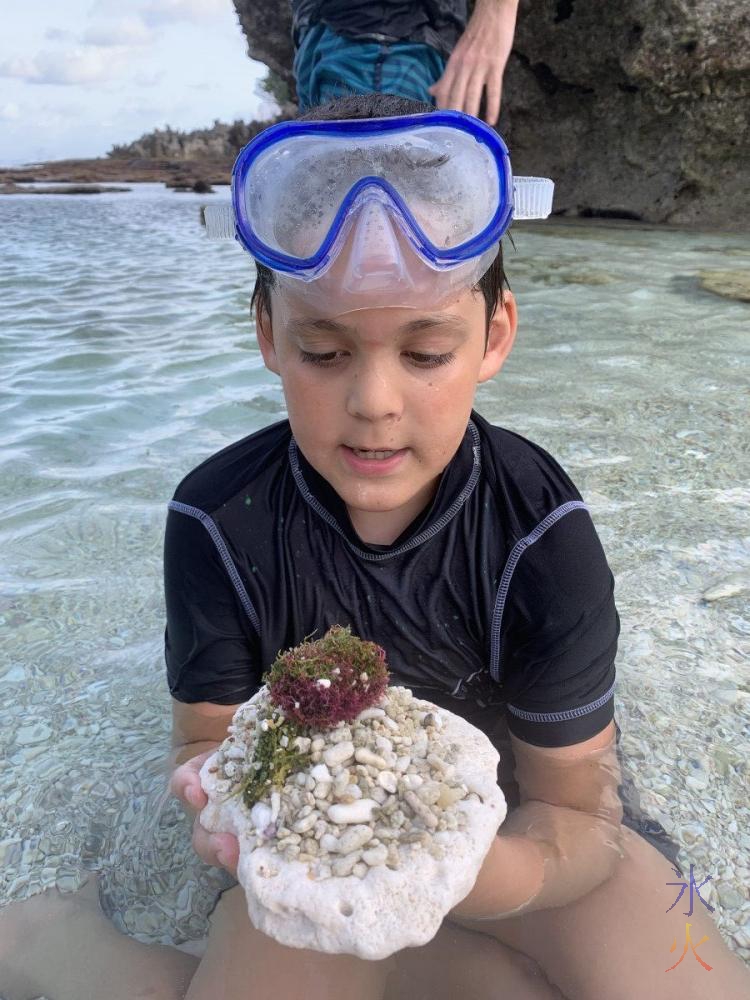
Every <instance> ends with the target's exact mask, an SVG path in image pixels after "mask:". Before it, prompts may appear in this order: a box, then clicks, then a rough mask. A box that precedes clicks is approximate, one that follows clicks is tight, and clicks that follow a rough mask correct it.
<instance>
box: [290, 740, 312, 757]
mask: <svg viewBox="0 0 750 1000" xmlns="http://www.w3.org/2000/svg"><path fill="white" fill-rule="evenodd" d="M311 743H312V740H311V739H310V738H309V737H308V736H298V737H297V738H296V739H295V741H294V745H295V746H296V748H297V749H298V750H299V752H300V753H307V752H308V750H309V749H310V744H311Z"/></svg>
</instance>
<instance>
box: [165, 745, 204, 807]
mask: <svg viewBox="0 0 750 1000" xmlns="http://www.w3.org/2000/svg"><path fill="white" fill-rule="evenodd" d="M213 752H214V751H213V750H209V751H207V752H206V753H202V754H198V756H197V757H192V758H191V759H190V760H186V761H185V763H184V764H180V766H179V767H176V768H175V770H174V771H173V772H172V776H171V777H170V779H169V791H170V792H171V793H172V795H174V796H176V797H177V798H178V799H182V801H183V802H187V803H188V804H189V805H191V806H195V807H196V808H197V809H202V808H203V806H205V804H206V802H208V796H207V795H206V793H205V792H204V791H203V789H202V787H201V779H200V769H201V768H202V767H203V765H204V764H205V762H206V761H207V760H208V758H209V757H210V756H211V754H212V753H213Z"/></svg>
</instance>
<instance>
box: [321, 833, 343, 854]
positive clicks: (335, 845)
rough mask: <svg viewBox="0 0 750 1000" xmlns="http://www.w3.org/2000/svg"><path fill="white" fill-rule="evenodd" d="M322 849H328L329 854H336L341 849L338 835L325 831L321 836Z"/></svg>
mask: <svg viewBox="0 0 750 1000" xmlns="http://www.w3.org/2000/svg"><path fill="white" fill-rule="evenodd" d="M320 849H321V850H322V851H327V852H328V853H329V854H336V852H337V851H338V849H339V839H338V837H334V835H333V834H332V833H324V834H323V836H322V837H321V838H320Z"/></svg>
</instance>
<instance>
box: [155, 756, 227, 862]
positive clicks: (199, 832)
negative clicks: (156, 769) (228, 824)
mask: <svg viewBox="0 0 750 1000" xmlns="http://www.w3.org/2000/svg"><path fill="white" fill-rule="evenodd" d="M213 752H214V751H213V750H207V751H206V752H205V753H202V754H199V755H198V756H197V757H192V758H191V759H190V760H187V761H185V763H184V764H180V766H179V767H178V768H176V769H175V770H174V771H173V773H172V777H171V778H170V780H169V790H170V792H171V793H172V795H174V796H176V797H177V798H178V799H179V800H180V801H181V802H182V804H183V805H184V806H186V807H187V808H188V810H192V811H193V812H196V811H197V812H200V810H201V809H203V807H204V806H205V805H206V804H207V802H208V796H207V795H206V793H205V792H204V791H203V788H202V787H201V779H200V769H201V768H202V767H203V765H204V763H205V762H206V761H207V760H208V758H209V757H210V756H211V754H212V753H213ZM193 850H194V851H195V853H196V854H197V855H198V857H199V858H200V859H201V860H202V861H205V863H206V864H207V865H214V866H215V867H221V868H226V870H227V871H228V872H229V873H230V874H231V875H233V876H234V878H237V861H238V860H239V856H240V845H239V842H238V840H237V838H236V837H235V836H233V835H232V834H231V833H210V832H209V831H208V830H206V829H205V827H203V826H201V822H200V818H199V817H198V816H196V817H195V822H194V823H193Z"/></svg>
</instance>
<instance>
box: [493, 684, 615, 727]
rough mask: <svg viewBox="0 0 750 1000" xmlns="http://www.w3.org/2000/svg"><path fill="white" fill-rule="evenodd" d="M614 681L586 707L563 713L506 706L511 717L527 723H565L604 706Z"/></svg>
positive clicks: (613, 690) (571, 709)
mask: <svg viewBox="0 0 750 1000" xmlns="http://www.w3.org/2000/svg"><path fill="white" fill-rule="evenodd" d="M616 683H617V682H616V681H613V682H612V684H611V685H610V687H609V689H608V690H607V691H605V692H604V694H602V695H600V696H599V697H598V698H597V699H596V700H595V701H591V702H589V703H588V705H579V707H578V708H569V709H566V710H565V711H564V712H527V711H526V710H525V709H523V708H517V707H516V706H515V705H511V704H508V706H507V707H508V711H510V712H512V713H513V715H517V716H518V718H519V719H525V720H526V721H527V722H567V721H568V720H569V719H578V718H580V717H581V716H582V715H588V714H589V713H590V712H595V711H596V710H597V709H598V708H601V707H602V706H603V705H605V704H606V703H607V702H608V701H609V700H610V698H611V697H612V696H613V695H614V693H615V685H616Z"/></svg>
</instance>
